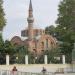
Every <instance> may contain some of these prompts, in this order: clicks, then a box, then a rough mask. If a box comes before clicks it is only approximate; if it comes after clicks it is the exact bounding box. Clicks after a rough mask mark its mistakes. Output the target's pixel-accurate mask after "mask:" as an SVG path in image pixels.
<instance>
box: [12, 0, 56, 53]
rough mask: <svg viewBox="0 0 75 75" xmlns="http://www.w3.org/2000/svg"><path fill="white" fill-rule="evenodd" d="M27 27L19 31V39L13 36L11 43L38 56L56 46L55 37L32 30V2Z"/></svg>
mask: <svg viewBox="0 0 75 75" xmlns="http://www.w3.org/2000/svg"><path fill="white" fill-rule="evenodd" d="M28 14H29V15H28V18H27V22H28V27H27V28H26V29H24V30H22V31H21V37H19V36H14V37H13V38H12V39H11V42H12V43H13V44H15V45H24V46H27V47H28V50H29V51H31V52H34V53H35V54H40V53H42V52H43V51H45V50H52V49H53V48H55V47H56V46H57V40H56V38H55V37H53V36H51V35H48V34H45V30H43V29H38V28H34V17H33V8H32V1H31V0H30V4H29V12H28Z"/></svg>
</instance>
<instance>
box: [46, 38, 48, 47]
mask: <svg viewBox="0 0 75 75" xmlns="http://www.w3.org/2000/svg"><path fill="white" fill-rule="evenodd" d="M46 48H48V39H46Z"/></svg>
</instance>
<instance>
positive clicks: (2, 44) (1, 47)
mask: <svg viewBox="0 0 75 75" xmlns="http://www.w3.org/2000/svg"><path fill="white" fill-rule="evenodd" d="M3 46H4V41H3V39H2V35H1V34H0V53H3Z"/></svg>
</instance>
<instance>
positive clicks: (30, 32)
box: [27, 0, 34, 40]
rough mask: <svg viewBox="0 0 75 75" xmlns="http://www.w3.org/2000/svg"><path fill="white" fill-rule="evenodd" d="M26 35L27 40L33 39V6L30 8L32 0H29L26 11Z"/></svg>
mask: <svg viewBox="0 0 75 75" xmlns="http://www.w3.org/2000/svg"><path fill="white" fill-rule="evenodd" d="M27 21H28V37H29V40H32V39H33V22H34V18H33V8H32V1H31V0H30V4H29V13H28V18H27Z"/></svg>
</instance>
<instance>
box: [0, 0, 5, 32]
mask: <svg viewBox="0 0 75 75" xmlns="http://www.w3.org/2000/svg"><path fill="white" fill-rule="evenodd" d="M5 24H6V19H5V13H4V10H3V0H0V31H2V30H3V27H4V26H5Z"/></svg>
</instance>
